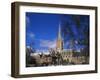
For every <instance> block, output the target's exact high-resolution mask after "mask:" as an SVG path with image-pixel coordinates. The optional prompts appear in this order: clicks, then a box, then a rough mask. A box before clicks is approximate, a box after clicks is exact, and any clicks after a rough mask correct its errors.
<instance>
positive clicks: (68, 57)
mask: <svg viewBox="0 0 100 80" xmlns="http://www.w3.org/2000/svg"><path fill="white" fill-rule="evenodd" d="M63 46H64V42H63V38H62V31H61V25H60V24H59V29H58V36H57V41H56V50H57V51H59V52H60V54H61V56H62V59H63V61H65V62H67V63H69V64H72V63H73V64H82V63H84V62H86V61H85V56H80V55H79V56H77V55H76V54H80V53H81V51H80V52H78V51H77V50H73V49H64V47H63ZM69 46H72V45H69ZM86 63H89V60H87V62H86Z"/></svg>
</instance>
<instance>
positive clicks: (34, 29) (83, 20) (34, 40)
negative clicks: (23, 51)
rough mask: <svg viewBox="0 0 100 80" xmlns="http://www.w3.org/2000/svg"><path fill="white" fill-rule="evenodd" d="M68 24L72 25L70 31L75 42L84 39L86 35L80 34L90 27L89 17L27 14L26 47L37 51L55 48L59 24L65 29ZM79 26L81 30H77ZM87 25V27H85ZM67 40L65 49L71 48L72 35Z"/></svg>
mask: <svg viewBox="0 0 100 80" xmlns="http://www.w3.org/2000/svg"><path fill="white" fill-rule="evenodd" d="M77 16H78V17H77ZM76 19H77V21H76ZM79 20H80V21H79ZM78 21H79V23H78ZM66 23H68V26H69V25H71V26H70V29H71V31H72V33H73V34H74V39H75V40H77V39H83V38H84V34H80V32H82V31H81V30H84V29H86V27H89V16H88V15H73V14H70V15H69V14H50V13H33V12H26V46H32V48H34V49H36V50H48V49H49V48H55V47H56V40H57V34H58V27H59V24H60V26H61V28H63V26H64V24H66ZM78 24H80V26H81V27H80V30H79V29H77V26H78ZM85 25H87V26H86V27H84V26H85ZM66 29H67V26H66ZM67 30H68V29H67ZM66 38H67V41H66V44H65V46H66V47H65V48H69V45H70V44H69V40H70V39H71V35H70V34H68V35H67V37H66ZM77 46H80V45H77ZM81 46H82V45H81ZM81 46H80V47H81ZM80 47H78V48H80Z"/></svg>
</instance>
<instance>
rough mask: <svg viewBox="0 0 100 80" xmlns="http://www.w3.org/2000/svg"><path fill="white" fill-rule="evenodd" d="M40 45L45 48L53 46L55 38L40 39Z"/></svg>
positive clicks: (54, 45)
mask: <svg viewBox="0 0 100 80" xmlns="http://www.w3.org/2000/svg"><path fill="white" fill-rule="evenodd" d="M40 46H41V47H47V48H55V47H56V40H40Z"/></svg>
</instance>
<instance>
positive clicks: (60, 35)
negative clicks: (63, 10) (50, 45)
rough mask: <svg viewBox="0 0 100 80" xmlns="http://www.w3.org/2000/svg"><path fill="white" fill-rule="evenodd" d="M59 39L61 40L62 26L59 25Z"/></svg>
mask: <svg viewBox="0 0 100 80" xmlns="http://www.w3.org/2000/svg"><path fill="white" fill-rule="evenodd" d="M58 39H61V24H60V23H59V30H58Z"/></svg>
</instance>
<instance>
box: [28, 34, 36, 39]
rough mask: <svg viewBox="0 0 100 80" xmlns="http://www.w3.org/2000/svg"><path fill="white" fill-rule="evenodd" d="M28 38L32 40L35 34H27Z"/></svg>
mask: <svg viewBox="0 0 100 80" xmlns="http://www.w3.org/2000/svg"><path fill="white" fill-rule="evenodd" d="M27 35H28V36H29V37H30V38H34V37H35V34H34V33H28V34H27Z"/></svg>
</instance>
